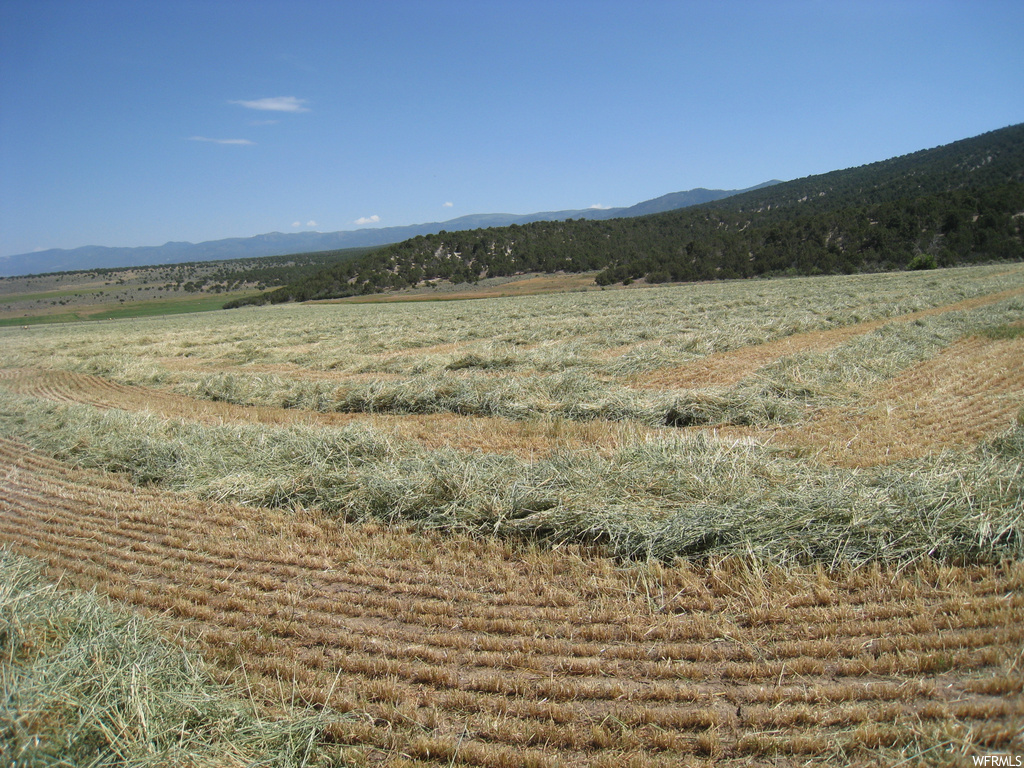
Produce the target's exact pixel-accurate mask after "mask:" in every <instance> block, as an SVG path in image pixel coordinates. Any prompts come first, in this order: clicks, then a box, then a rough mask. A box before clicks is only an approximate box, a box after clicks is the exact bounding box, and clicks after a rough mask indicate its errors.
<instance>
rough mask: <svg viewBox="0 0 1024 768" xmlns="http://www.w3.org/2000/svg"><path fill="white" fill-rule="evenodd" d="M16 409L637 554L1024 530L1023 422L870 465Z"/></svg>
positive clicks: (221, 483)
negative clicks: (461, 446) (411, 438)
mask: <svg viewBox="0 0 1024 768" xmlns="http://www.w3.org/2000/svg"><path fill="white" fill-rule="evenodd" d="M0 424H2V425H3V428H4V429H5V430H6V433H7V434H8V435H10V436H12V437H13V436H16V435H18V436H20V437H21V439H23V440H24V441H25V442H27V443H30V444H32V445H33V446H35V447H36V448H38V449H39V450H41V451H45V452H46V454H48V455H52V456H56V457H60V458H63V459H65V460H67V461H69V462H74V463H76V464H78V465H79V466H83V467H94V468H102V469H105V470H108V471H116V472H120V473H124V474H125V475H126V476H128V477H130V478H131V479H133V480H134V482H136V483H138V484H156V485H160V486H162V487H164V488H168V489H176V490H181V491H185V492H189V493H192V494H194V495H196V496H198V497H201V498H205V499H210V500H217V501H225V500H232V501H235V502H241V503H246V504H251V505H254V506H274V507H282V508H291V507H294V506H296V505H298V506H304V507H309V508H314V509H317V510H320V511H322V512H324V513H326V514H329V515H331V516H334V517H337V518H339V519H349V520H357V519H363V520H365V519H373V520H378V521H385V522H393V523H412V524H414V525H417V526H420V527H422V528H426V529H434V530H442V531H450V532H456V531H463V532H465V531H472V532H475V533H477V534H480V535H500V536H504V537H508V538H513V539H523V538H526V539H541V540H544V541H546V542H548V543H549V544H553V545H557V544H564V543H599V544H601V545H602V546H605V547H607V548H608V551H609V552H612V553H615V554H617V555H619V556H622V557H629V558H637V557H639V558H650V557H653V558H658V559H663V560H666V561H671V560H672V559H674V558H676V557H680V556H681V557H687V558H702V557H708V556H712V555H723V554H745V555H747V556H750V557H755V558H758V559H761V560H763V561H764V562H772V563H775V564H786V563H807V562H823V563H831V564H835V563H840V562H854V563H859V562H870V561H872V560H878V561H882V562H903V563H907V562H912V561H914V560H918V559H921V558H932V557H937V558H939V559H942V560H945V561H952V562H957V561H965V560H966V561H973V562H987V561H998V560H1000V559H1002V558H1005V557H1019V556H1020V548H1021V546H1022V545H1024V537H1021V536H1020V535H1019V531H1020V529H1021V526H1022V525H1024V518H1022V513H1021V507H1022V503H1021V502H1022V499H1024V485H1022V468H1021V464H1020V455H1021V453H1022V452H1024V444H1022V441H1021V435H1022V434H1024V426H1016V427H1014V428H1013V429H1011V430H1009V431H1008V432H1006V433H1005V434H1003V435H1000V436H997V437H996V438H995V439H993V441H991V442H990V443H987V444H983V445H982V446H979V447H978V448H976V449H974V450H972V451H969V452H959V453H949V454H940V455H937V456H934V457H927V458H926V459H922V460H919V461H918V462H917V463H916V464H915V465H913V466H910V465H901V466H892V467H884V466H883V467H878V468H872V469H871V470H870V471H869V472H859V471H854V470H848V469H843V468H828V467H820V466H816V465H814V464H812V463H810V462H807V461H805V460H802V459H800V458H798V457H796V458H795V457H792V456H789V455H787V454H785V453H781V452H779V451H776V450H771V449H765V448H762V447H759V446H757V445H755V444H751V443H742V442H736V441H729V440H722V439H715V438H714V437H711V436H708V435H705V434H700V433H698V434H697V435H693V436H685V435H678V434H674V433H673V432H672V431H670V430H665V431H664V432H663V433H662V434H661V435H659V436H658V437H657V439H649V438H647V437H641V438H640V439H637V440H634V441H631V442H629V443H628V444H627V445H625V446H623V447H621V448H619V449H617V450H615V451H614V452H613V453H612V454H611V455H609V456H602V455H600V454H598V453H596V452H595V451H593V450H588V449H586V448H584V449H582V450H561V451H559V452H557V453H555V454H553V455H551V456H550V457H546V458H538V459H535V460H524V459H520V458H517V457H514V456H509V455H502V454H482V453H468V454H467V453H463V452H459V451H452V450H426V449H424V448H423V447H422V446H420V445H418V444H416V443H413V442H401V441H392V440H390V439H388V438H387V436H386V435H383V434H381V433H379V432H376V431H374V430H373V429H368V428H366V427H359V428H356V427H346V428H344V429H324V428H320V427H309V426H303V425H295V424H293V425H287V426H268V425H249V424H203V423H199V422H195V421H184V420H169V419H163V418H158V417H156V416H154V415H152V414H146V413H130V412H126V411H121V410H108V411H101V410H97V409H95V408H93V407H90V406H82V405H77V404H60V403H56V404H55V403H52V402H50V401H46V400H40V399H34V398H26V397H17V396H13V395H10V394H5V393H3V392H2V391H0Z"/></svg>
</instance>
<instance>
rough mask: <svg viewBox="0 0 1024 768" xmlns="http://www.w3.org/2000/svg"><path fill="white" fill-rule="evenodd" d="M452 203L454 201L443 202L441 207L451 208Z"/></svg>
mask: <svg viewBox="0 0 1024 768" xmlns="http://www.w3.org/2000/svg"><path fill="white" fill-rule="evenodd" d="M453 205H455V203H445V204H444V205H443V206H442V207H443V208H451V207H452V206H453Z"/></svg>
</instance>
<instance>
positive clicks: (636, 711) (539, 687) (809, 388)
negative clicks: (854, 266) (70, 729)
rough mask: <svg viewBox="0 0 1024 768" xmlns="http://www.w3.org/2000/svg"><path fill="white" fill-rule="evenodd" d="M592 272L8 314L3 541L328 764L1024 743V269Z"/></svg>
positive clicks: (3, 361) (918, 755)
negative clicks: (182, 644) (431, 287)
mask: <svg viewBox="0 0 1024 768" xmlns="http://www.w3.org/2000/svg"><path fill="white" fill-rule="evenodd" d="M53 288H54V290H57V289H58V288H59V287H57V286H54V287H53ZM558 288H561V289H562V290H563V291H566V290H568V291H570V292H561V293H551V292H549V291H552V290H556V289H558ZM587 288H588V285H587V284H586V280H585V279H584V278H575V277H570V276H562V277H552V278H541V277H528V278H524V279H521V280H518V281H506V282H504V283H493V284H488V285H486V286H481V287H479V288H477V289H475V291H476V292H475V294H474V292H473V291H463V290H462V289H457V290H452V291H447V292H445V291H436V290H435V291H433V292H430V293H423V294H422V296H421V297H412V296H410V297H408V298H419V299H420V300H417V301H398V302H396V301H391V302H381V301H380V300H379V299H380V297H374V298H375V299H376V301H375V303H360V302H358V301H356V300H349V301H346V302H335V303H319V304H309V305H282V306H275V307H265V308H260V309H239V310H233V311H225V312H216V311H212V312H204V313H202V314H190V315H174V316H163V317H144V316H137V317H133V318H130V319H112V320H110V321H109V322H105V323H102V324H98V323H97V324H93V323H70V324H67V325H62V326H52V325H36V326H32V327H29V328H21V327H16V328H15V327H8V328H2V329H0V345H2V347H0V348H2V349H3V352H2V355H0V425H2V432H0V434H2V435H3V437H2V439H0V489H2V492H0V543H7V544H9V545H11V546H13V547H14V548H15V549H16V550H17V551H18V552H19V553H21V554H25V555H29V556H32V557H35V558H38V559H40V560H42V561H44V562H45V563H47V564H48V565H49V567H50V573H51V575H53V576H64V577H66V578H68V579H70V580H71V581H72V582H73V583H75V584H76V585H78V586H81V587H83V588H86V589H97V590H98V591H100V592H101V593H104V594H106V595H109V596H110V597H112V598H113V599H115V600H116V601H118V602H120V603H122V604H123V605H125V606H128V607H131V608H133V609H134V610H136V611H139V612H141V613H142V614H143V615H160V616H163V617H165V618H166V619H168V620H169V621H170V622H172V624H173V626H175V627H177V628H179V629H180V631H182V632H184V633H186V634H187V635H188V636H190V637H192V638H195V639H196V641H197V643H198V645H199V647H200V648H201V649H202V652H203V653H204V655H205V656H206V657H207V658H208V659H209V660H210V661H211V662H212V663H213V664H214V666H215V669H216V670H217V674H218V675H219V677H220V678H221V679H222V680H224V681H230V682H232V683H239V684H241V685H243V686H245V687H248V689H249V690H250V691H251V693H252V695H253V696H254V697H256V698H257V699H260V700H265V701H269V702H274V701H281V700H282V696H284V698H285V699H287V698H289V697H293V698H294V699H297V700H298V701H300V702H302V703H306V704H312V705H314V706H317V707H327V708H328V710H329V711H331V712H332V713H333V715H334V716H333V717H332V718H331V719H330V721H329V724H328V725H324V726H323V728H322V729H321V731H320V732H319V734H318V736H317V745H318V746H317V750H318V753H317V754H320V755H321V756H323V757H324V759H327V757H328V756H337V755H339V754H340V755H341V756H342V757H343V758H344V759H345V760H347V761H349V763H350V764H354V765H376V764H384V765H386V766H414V765H422V766H434V767H440V766H452V765H465V766H468V765H478V766H515V765H537V766H548V765H550V766H562V765H569V766H573V765H578V766H613V765H614V766H676V765H722V764H724V765H736V766H739V765H750V764H754V765H778V766H797V765H807V764H814V765H876V764H877V765H895V764H904V765H961V764H966V763H965V762H964V761H965V760H966V759H967V758H966V757H965V756H966V755H970V754H976V755H983V754H989V753H994V752H1011V753H1013V754H1019V753H1020V752H1021V751H1022V750H1024V743H1022V741H1021V738H1022V737H1021V734H1022V729H1024V657H1022V655H1021V648H1022V647H1024V565H1022V563H1024V530H1022V528H1024V482H1022V481H1024V469H1022V467H1024V266H1021V265H1019V264H1018V265H1001V266H986V267H975V268H969V269H957V270H935V271H930V272H918V273H901V274H880V275H856V276H848V277H824V278H801V279H787V280H771V281H746V282H719V283H709V284H692V285H680V286H660V287H653V288H652V287H631V288H629V289H619V290H608V291H601V290H585V289H587ZM59 289H60V290H66V288H59ZM36 293H39V291H36ZM471 295H476V296H478V297H485V296H486V298H485V300H480V301H458V300H452V301H423V300H422V298H448V299H456V298H463V297H468V296H471ZM210 298H213V297H210ZM32 300H34V301H36V300H38V299H32ZM218 300H223V297H222V296H221V297H218ZM126 303H127V302H126ZM2 304H3V301H2V300H0V305H2ZM20 324H22V325H23V324H25V323H20ZM901 761H902V763H901Z"/></svg>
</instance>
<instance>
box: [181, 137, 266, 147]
mask: <svg viewBox="0 0 1024 768" xmlns="http://www.w3.org/2000/svg"><path fill="white" fill-rule="evenodd" d="M188 140H189V141H206V142H209V143H210V144H235V145H238V146H243V147H248V146H252V145H254V144H255V143H256V142H255V141H249V140H248V139H211V138H209V137H208V136H189V138H188Z"/></svg>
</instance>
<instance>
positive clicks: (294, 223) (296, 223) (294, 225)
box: [292, 221, 302, 227]
mask: <svg viewBox="0 0 1024 768" xmlns="http://www.w3.org/2000/svg"><path fill="white" fill-rule="evenodd" d="M292 226H293V227H301V226H302V222H301V221H293V222H292Z"/></svg>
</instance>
